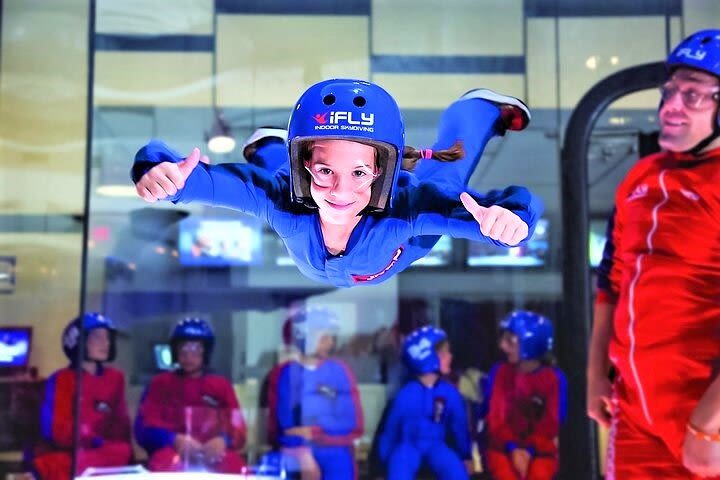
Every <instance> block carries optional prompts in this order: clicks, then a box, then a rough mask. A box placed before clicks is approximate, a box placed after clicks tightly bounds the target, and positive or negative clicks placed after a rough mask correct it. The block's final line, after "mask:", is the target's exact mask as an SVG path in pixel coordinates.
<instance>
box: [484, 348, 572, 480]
mask: <svg viewBox="0 0 720 480" xmlns="http://www.w3.org/2000/svg"><path fill="white" fill-rule="evenodd" d="M486 395H487V396H488V397H489V403H490V405H489V408H488V414H487V429H488V451H487V455H486V457H487V466H488V470H489V471H490V474H491V475H492V477H493V478H494V479H495V480H549V479H552V478H553V477H554V475H555V473H556V472H557V469H558V448H557V437H558V434H559V430H560V420H561V417H562V416H564V413H563V410H564V408H565V396H566V393H565V381H564V377H563V376H562V374H561V373H560V372H559V370H558V369H556V368H554V367H548V366H541V367H540V368H538V369H536V370H534V371H532V372H522V371H520V370H519V369H518V367H517V365H514V364H511V363H507V362H500V363H498V364H496V365H495V367H493V369H492V370H491V371H490V374H489V378H488V386H487V393H486ZM515 448H523V449H526V450H529V451H530V453H531V455H532V459H531V461H530V466H529V468H528V474H527V476H526V477H525V478H524V479H521V478H520V476H519V475H518V473H517V471H516V470H515V468H514V467H513V464H512V461H511V459H510V452H512V450H514V449H515Z"/></svg>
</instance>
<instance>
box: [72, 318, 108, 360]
mask: <svg viewBox="0 0 720 480" xmlns="http://www.w3.org/2000/svg"><path fill="white" fill-rule="evenodd" d="M97 328H105V329H107V330H108V332H109V333H110V352H109V353H108V358H107V360H105V361H107V362H112V361H113V360H115V355H116V354H117V349H116V347H115V336H116V332H117V328H115V325H114V324H113V322H112V320H110V319H109V318H108V317H106V316H104V315H102V314H101V313H96V312H88V313H84V314H83V315H80V316H79V317H77V318H75V319H74V320H73V321H71V322H70V323H69V324H68V325H67V326H66V327H65V330H63V334H62V347H63V352H65V356H66V357H68V359H69V360H70V362H72V363H76V362H77V360H78V353H79V350H80V338H83V340H87V336H88V333H89V332H90V331H91V330H95V329H97ZM84 350H85V354H84V357H85V360H86V361H91V359H90V358H88V356H87V348H85V349H84Z"/></svg>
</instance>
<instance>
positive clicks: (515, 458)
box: [510, 448, 532, 478]
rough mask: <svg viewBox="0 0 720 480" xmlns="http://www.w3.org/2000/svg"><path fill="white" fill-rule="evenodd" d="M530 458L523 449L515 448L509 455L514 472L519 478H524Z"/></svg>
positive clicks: (528, 453)
mask: <svg viewBox="0 0 720 480" xmlns="http://www.w3.org/2000/svg"><path fill="white" fill-rule="evenodd" d="M531 458H532V456H531V455H530V452H528V451H527V450H525V449H524V448H516V449H515V450H513V451H512V453H511V454H510V459H511V460H512V464H513V467H515V470H516V471H517V472H518V473H519V474H520V478H525V477H526V476H527V472H528V468H529V467H530V459H531Z"/></svg>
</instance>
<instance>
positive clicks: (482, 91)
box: [460, 88, 532, 123]
mask: <svg viewBox="0 0 720 480" xmlns="http://www.w3.org/2000/svg"><path fill="white" fill-rule="evenodd" d="M470 98H479V99H482V100H487V101H489V102H493V103H497V104H499V105H513V106H515V107H518V108H519V109H520V110H522V111H523V112H525V115H527V119H528V123H529V122H530V120H531V119H532V115H530V109H529V108H528V106H527V105H525V103H524V102H523V101H522V100H520V99H519V98H515V97H511V96H509V95H502V94H500V93H497V92H493V91H492V90H490V89H489V88H476V89H474V90H470V91H469V92H467V93H465V94H464V95H463V96H462V97H460V100H468V99H470Z"/></svg>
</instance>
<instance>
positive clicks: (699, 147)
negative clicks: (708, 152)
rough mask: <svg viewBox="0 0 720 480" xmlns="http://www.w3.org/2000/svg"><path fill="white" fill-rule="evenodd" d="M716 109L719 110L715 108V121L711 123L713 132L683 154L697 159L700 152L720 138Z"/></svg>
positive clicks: (718, 118) (719, 120)
mask: <svg viewBox="0 0 720 480" xmlns="http://www.w3.org/2000/svg"><path fill="white" fill-rule="evenodd" d="M718 109H720V106H716V107H715V115H714V118H715V120H714V121H713V131H712V132H711V133H710V135H708V136H707V137H705V138H703V139H702V140H700V142H698V143H697V145H695V146H694V147H692V148H691V149H689V150H686V151H685V152H683V153H689V154H691V155H694V156H696V157H699V156H700V154H701V153H702V151H703V150H704V149H705V147H707V146H708V145H710V144H711V143H712V142H713V141H714V140H715V139H716V138H718V137H720V117H718V114H719V113H720V112H718Z"/></svg>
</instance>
